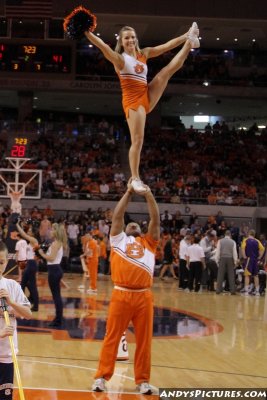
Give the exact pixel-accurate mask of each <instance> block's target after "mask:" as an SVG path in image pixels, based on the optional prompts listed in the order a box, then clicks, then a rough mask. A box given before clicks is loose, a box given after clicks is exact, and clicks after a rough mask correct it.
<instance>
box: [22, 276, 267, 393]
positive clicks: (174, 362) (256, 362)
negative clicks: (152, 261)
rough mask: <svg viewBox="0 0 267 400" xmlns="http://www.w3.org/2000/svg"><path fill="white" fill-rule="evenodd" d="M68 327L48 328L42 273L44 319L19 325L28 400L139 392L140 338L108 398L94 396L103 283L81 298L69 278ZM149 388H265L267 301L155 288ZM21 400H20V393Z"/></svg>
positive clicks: (171, 284)
mask: <svg viewBox="0 0 267 400" xmlns="http://www.w3.org/2000/svg"><path fill="white" fill-rule="evenodd" d="M64 279H65V281H66V282H67V283H68V285H69V289H66V288H62V294H63V297H64V317H65V323H64V326H63V327H62V328H61V329H55V328H50V327H49V326H48V324H49V321H51V320H52V319H53V317H54V305H53V301H52V298H51V294H50V291H49V288H48V286H47V275H46V273H39V276H38V289H39V294H40V306H39V311H38V312H34V313H33V319H32V320H30V321H25V320H19V348H20V352H19V356H18V362H19V368H20V373H21V380H22V384H23V387H24V390H25V398H26V399H28V400H33V399H34V400H37V399H38V400H42V399H46V400H48V399H62V400H63V399H64V400H67V399H75V400H83V399H90V398H93V399H101V400H105V399H110V400H113V399H122V400H124V399H127V400H132V399H135V398H140V397H143V396H141V395H138V394H137V392H136V390H135V382H134V371H133V359H134V348H135V344H134V334H133V329H132V327H131V326H129V328H128V330H127V333H126V336H127V341H128V349H129V360H128V361H126V362H117V363H116V369H115V374H114V376H113V377H112V379H111V380H110V381H109V382H108V384H107V388H108V392H107V393H94V392H92V391H91V385H92V382H93V379H94V378H93V377H94V374H95V371H96V368H97V364H98V355H99V351H100V347H101V342H102V339H103V336H104V332H105V324H106V316H107V308H108V304H109V299H110V295H111V291H112V283H111V281H110V276H99V282H98V293H97V295H88V294H87V293H83V292H80V291H79V290H78V289H77V287H78V286H79V285H80V284H81V282H82V275H80V274H73V275H71V274H65V277H64ZM153 293H154V297H155V318H154V328H153V330H154V333H153V343H152V370H151V384H152V386H154V387H155V390H156V389H157V388H159V387H161V388H163V387H168V388H171V387H175V388H264V387H265V386H266V379H267V366H266V356H267V342H266V334H267V300H266V299H267V297H266V298H265V297H254V296H247V297H245V296H241V295H237V296H229V295H228V294H224V295H219V296H218V295H216V294H215V293H214V292H202V293H185V292H181V291H178V290H177V282H176V281H173V280H172V278H168V279H167V280H166V282H163V281H159V280H158V278H155V280H154V286H153ZM15 399H16V400H17V399H19V394H18V392H17V391H16V393H15Z"/></svg>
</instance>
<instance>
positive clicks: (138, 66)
mask: <svg viewBox="0 0 267 400" xmlns="http://www.w3.org/2000/svg"><path fill="white" fill-rule="evenodd" d="M134 70H135V72H136V73H137V74H142V72H144V66H143V65H142V64H136V66H135V67H134Z"/></svg>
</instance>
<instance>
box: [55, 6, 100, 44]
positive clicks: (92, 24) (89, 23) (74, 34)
mask: <svg viewBox="0 0 267 400" xmlns="http://www.w3.org/2000/svg"><path fill="white" fill-rule="evenodd" d="M63 28H64V32H65V33H66V35H67V37H68V38H70V39H73V40H74V39H81V38H82V37H83V36H84V32H86V31H90V32H94V30H95V28H96V16H95V15H94V14H92V13H91V11H90V10H87V9H86V8H84V7H83V6H79V7H77V8H75V9H74V10H73V11H72V12H71V13H70V14H69V15H67V17H66V18H65V19H64V24H63Z"/></svg>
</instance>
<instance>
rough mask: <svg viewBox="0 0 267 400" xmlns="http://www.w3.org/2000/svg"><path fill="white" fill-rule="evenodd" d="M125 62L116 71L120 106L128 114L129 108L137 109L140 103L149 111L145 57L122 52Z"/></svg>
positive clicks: (139, 54)
mask: <svg viewBox="0 0 267 400" xmlns="http://www.w3.org/2000/svg"><path fill="white" fill-rule="evenodd" d="M122 56H123V58H124V61H125V64H124V67H123V69H121V70H120V71H117V73H118V76H119V79H120V85H121V90H122V106H123V110H124V112H125V114H126V118H128V116H129V109H133V110H137V109H138V107H139V106H140V105H142V106H143V107H144V109H145V110H146V113H148V112H149V100H148V85H147V64H146V57H145V56H144V55H143V54H141V53H138V54H137V57H136V58H135V57H133V56H130V55H129V54H127V53H125V52H124V53H122Z"/></svg>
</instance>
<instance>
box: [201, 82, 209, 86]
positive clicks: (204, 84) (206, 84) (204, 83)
mask: <svg viewBox="0 0 267 400" xmlns="http://www.w3.org/2000/svg"><path fill="white" fill-rule="evenodd" d="M202 85H203V86H209V85H210V83H209V82H208V81H204V82H203V83H202Z"/></svg>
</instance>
